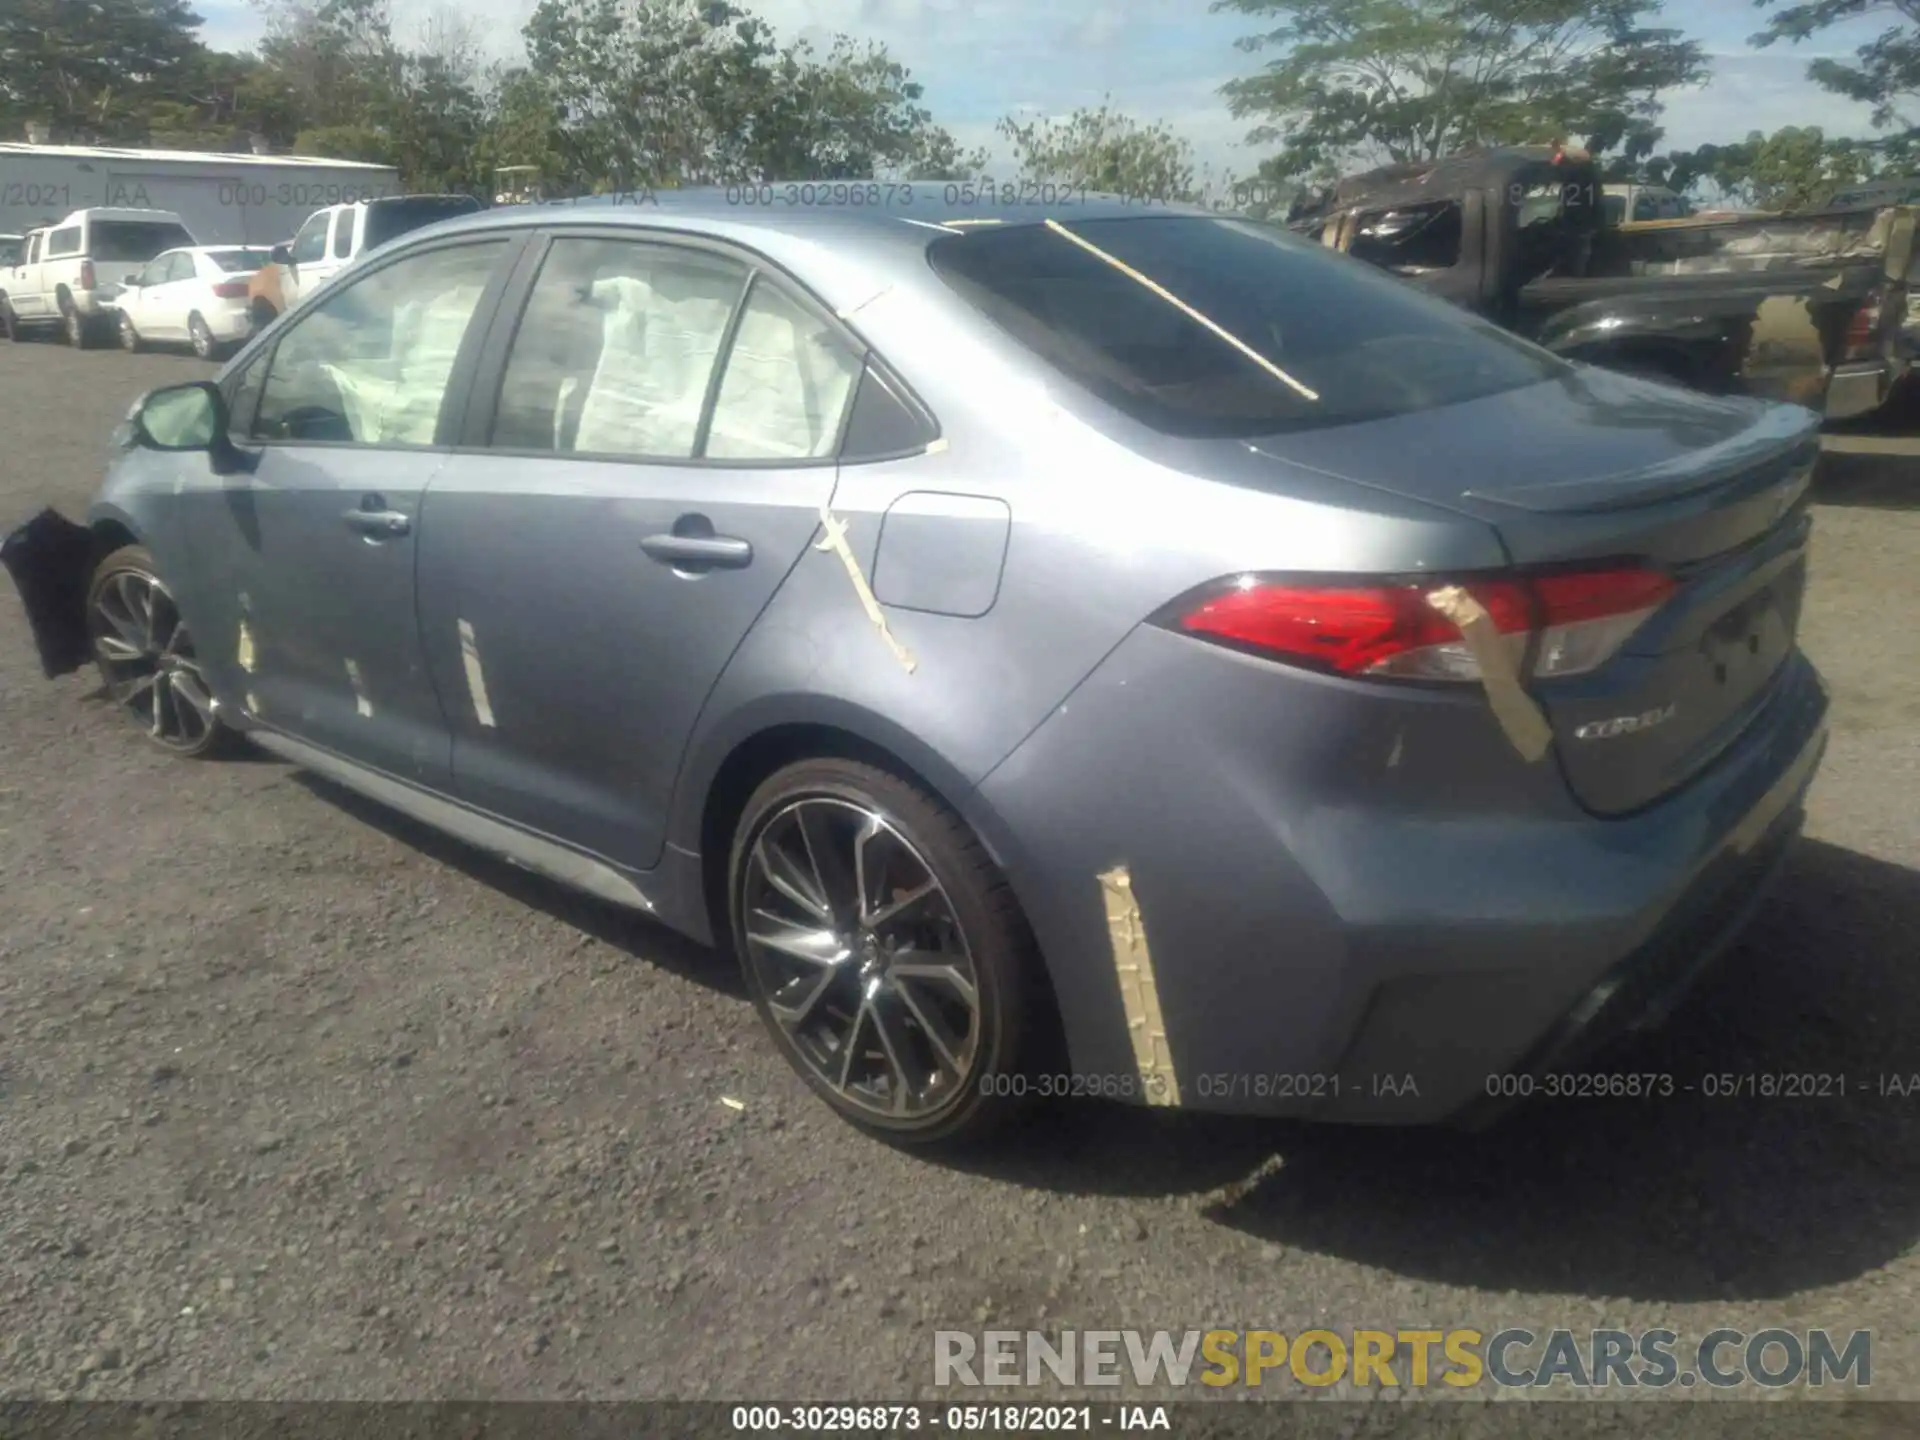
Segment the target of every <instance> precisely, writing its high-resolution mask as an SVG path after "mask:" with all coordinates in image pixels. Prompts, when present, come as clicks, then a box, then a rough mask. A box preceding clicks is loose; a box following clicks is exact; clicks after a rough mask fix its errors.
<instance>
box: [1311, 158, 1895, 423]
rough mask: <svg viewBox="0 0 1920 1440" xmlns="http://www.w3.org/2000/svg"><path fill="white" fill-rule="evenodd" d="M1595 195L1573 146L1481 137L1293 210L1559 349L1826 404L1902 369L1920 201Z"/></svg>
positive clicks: (1862, 396)
mask: <svg viewBox="0 0 1920 1440" xmlns="http://www.w3.org/2000/svg"><path fill="white" fill-rule="evenodd" d="M1602 194H1603V191H1602V186H1601V181H1600V175H1599V171H1598V168H1597V167H1596V166H1595V165H1594V163H1593V161H1592V159H1591V158H1590V157H1588V156H1586V155H1584V154H1582V153H1581V152H1579V151H1574V150H1563V149H1559V148H1549V147H1515V148H1507V149H1492V150H1479V151H1471V152H1462V153H1460V154H1456V155H1452V156H1448V157H1447V158H1445V159H1442V160H1438V161H1433V162H1429V163H1425V164H1413V165H1391V166H1386V167H1383V168H1381V169H1378V170H1370V171H1368V172H1366V173H1365V174H1360V175H1353V176H1349V177H1348V178H1346V179H1344V180H1341V181H1340V182H1339V183H1338V184H1337V185H1334V186H1331V187H1328V188H1326V189H1323V190H1320V191H1317V192H1311V193H1309V194H1308V195H1305V196H1303V197H1301V199H1300V200H1298V201H1296V203H1295V205H1294V208H1293V210H1292V211H1291V213H1289V215H1288V217H1287V225H1288V227H1289V228H1290V229H1292V230H1295V231H1297V232H1299V233H1301V234H1307V235H1314V236H1317V237H1318V238H1319V239H1320V240H1321V241H1322V242H1323V243H1325V244H1328V245H1332V246H1335V247H1336V248H1338V249H1341V250H1345V251H1347V252H1349V253H1350V254H1352V255H1354V256H1356V257H1359V258H1361V259H1365V260H1369V261H1371V262H1372V263H1374V264H1376V265H1379V266H1381V267H1383V268H1385V269H1387V270H1390V271H1392V272H1393V273H1394V274H1396V275H1399V276H1401V277H1403V278H1404V279H1406V280H1407V281H1408V282H1409V283H1411V284H1414V285H1417V286H1419V287H1420V288H1422V289H1425V290H1428V291H1431V292H1432V293H1433V294H1435V295H1437V296H1440V297H1442V298H1444V299H1447V300H1450V301H1452V302H1453V303H1455V304H1457V305H1461V306H1464V307H1465V308H1467V309H1469V310H1472V311H1474V312H1476V313H1478V314H1480V315H1483V316H1485V317H1486V318H1487V319H1489V320H1492V321H1493V322H1495V323H1496V324H1499V325H1502V326H1504V327H1506V328H1507V329H1510V330H1512V331H1514V332H1515V333H1517V334H1520V335H1522V336H1525V337H1526V338H1527V339H1529V340H1533V341H1535V342H1537V343H1539V344H1541V345H1543V346H1545V347H1546V348H1547V349H1549V350H1553V351H1555V352H1557V353H1559V354H1562V355H1565V356H1566V357H1568V358H1569V359H1574V360H1583V361H1587V362H1589V363H1592V364H1596V365H1604V366H1607V367H1608V368H1610V369H1615V370H1629V371H1633V372H1636V373H1639V374H1644V375H1649V376H1653V377H1656V378H1661V379H1666V380H1670V381H1674V382H1677V383H1680V384H1683V385H1687V386H1690V387H1692V388H1695V389H1700V390H1706V391H1712V392H1718V393H1723V394H1750V395H1757V396H1761V397H1764V398H1766V399H1771V400H1787V401H1792V402H1795V403H1797V404H1801V405H1805V406H1807V407H1809V408H1811V409H1814V410H1817V411H1820V412H1821V413H1823V414H1825V415H1826V416H1827V417H1828V418H1830V419H1847V418H1852V417H1855V416H1860V415H1866V414H1869V413H1871V412H1873V411H1875V410H1877V409H1879V408H1880V407H1881V406H1882V405H1884V404H1885V403H1886V402H1887V399H1888V398H1889V396H1890V395H1891V394H1892V393H1893V391H1894V389H1895V387H1896V386H1897V385H1899V383H1900V382H1901V381H1902V380H1903V379H1904V378H1905V376H1906V373H1907V370H1908V366H1909V364H1910V349H1909V343H1908V341H1907V340H1906V338H1905V336H1904V334H1903V327H1904V324H1905V321H1906V318H1907V270H1908V266H1909V265H1910V263H1911V261H1912V257H1913V240H1914V225H1915V216H1916V211H1915V210H1913V209H1910V208H1907V207H1903V206H1880V207H1874V206H1871V205H1862V206H1857V207H1853V208H1845V207H1842V208H1830V209H1827V210H1824V211H1822V212H1820V213H1819V214H1800V215H1724V214H1723V215H1706V216H1690V217H1687V218H1685V219H1678V220H1656V221H1650V222H1645V223H1640V224H1624V225H1609V224H1607V223H1606V218H1605V209H1604V206H1603V204H1602Z"/></svg>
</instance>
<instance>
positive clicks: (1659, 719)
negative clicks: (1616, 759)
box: [1573, 704, 1680, 740]
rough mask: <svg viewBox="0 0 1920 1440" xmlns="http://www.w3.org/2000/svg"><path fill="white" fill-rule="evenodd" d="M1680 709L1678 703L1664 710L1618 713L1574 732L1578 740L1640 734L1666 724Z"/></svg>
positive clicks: (1608, 738)
mask: <svg viewBox="0 0 1920 1440" xmlns="http://www.w3.org/2000/svg"><path fill="white" fill-rule="evenodd" d="M1679 709H1680V707H1679V705H1678V704H1673V705H1668V706H1667V707H1666V708H1665V709H1662V710H1646V711H1643V712H1641V713H1640V714H1638V715H1616V716H1614V717H1613V718H1612V719H1611V720H1592V721H1589V722H1588V723H1587V724H1585V725H1582V726H1581V727H1580V728H1579V729H1578V730H1576V731H1574V732H1573V736H1574V739H1576V740H1612V739H1615V738H1617V737H1618V736H1621V735H1638V734H1640V733H1642V732H1643V731H1647V730H1651V729H1653V727H1654V726H1656V725H1664V724H1666V723H1667V721H1669V720H1671V719H1672V718H1673V717H1674V715H1675V713H1676V712H1678V710H1679Z"/></svg>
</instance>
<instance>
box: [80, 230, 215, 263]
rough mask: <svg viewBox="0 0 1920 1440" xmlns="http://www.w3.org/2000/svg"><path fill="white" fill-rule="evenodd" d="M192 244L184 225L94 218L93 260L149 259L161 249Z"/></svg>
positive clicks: (191, 237) (191, 238)
mask: <svg viewBox="0 0 1920 1440" xmlns="http://www.w3.org/2000/svg"><path fill="white" fill-rule="evenodd" d="M191 244H193V236H191V235H190V234H188V233H187V229H186V227H185V226H184V225H176V224H173V223H172V222H170V221H166V220H96V221H94V222H93V237H92V245H91V250H92V255H93V258H94V259H95V260H151V259H153V257H154V256H156V255H158V254H159V253H160V252H161V251H162V250H172V249H174V248H175V247H176V246H180V245H191Z"/></svg>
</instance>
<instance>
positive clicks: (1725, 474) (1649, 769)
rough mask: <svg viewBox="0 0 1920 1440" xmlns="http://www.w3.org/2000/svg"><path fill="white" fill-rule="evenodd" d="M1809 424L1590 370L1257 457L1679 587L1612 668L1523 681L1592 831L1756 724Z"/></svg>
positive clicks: (1801, 554) (1787, 621)
mask: <svg viewBox="0 0 1920 1440" xmlns="http://www.w3.org/2000/svg"><path fill="white" fill-rule="evenodd" d="M1818 424H1819V422H1818V419H1817V417H1815V416H1814V415H1813V414H1811V412H1808V411H1805V410H1802V409H1799V408H1797V407H1793V406H1784V405H1766V404H1762V403H1759V402H1755V401H1751V400H1743V399H1718V398H1714V397H1709V396H1703V395H1698V394H1694V393H1691V392H1686V391H1681V390H1678V389H1674V388H1672V387H1669V386H1666V385H1662V384H1658V383H1655V382H1651V381H1644V380H1639V379H1635V378H1631V377H1627V376H1621V375H1615V374H1612V373H1610V372H1606V371H1600V370H1591V369H1586V368H1584V367H1583V368H1581V369H1578V370H1576V371H1575V372H1574V373H1573V374H1571V375H1569V376H1567V377H1565V378H1563V379H1562V380H1559V381H1556V382H1551V383H1548V384H1544V385H1538V386H1531V387H1528V388H1526V389H1523V390H1516V391H1510V392H1507V393H1505V394H1501V395H1494V396H1490V397H1487V398H1486V399H1483V400H1477V401H1473V402H1470V403H1467V404H1464V405H1459V406H1450V407H1445V408H1442V409H1439V410H1428V411H1422V412H1418V413H1415V414H1411V415H1405V416H1400V417H1397V418H1395V419H1392V420H1387V421H1381V422H1375V423H1371V424H1364V425H1354V426H1343V427H1339V428H1337V429H1331V430H1319V431H1308V432H1304V433H1300V434H1293V435H1285V436H1279V437H1274V438H1272V439H1267V440H1262V441H1259V442H1258V443H1257V445H1256V447H1255V448H1257V449H1258V450H1259V451H1260V452H1261V453H1263V454H1266V455H1268V456H1270V457H1271V458H1273V459H1275V460H1279V461H1282V462H1285V463H1289V464H1292V465H1304V466H1308V467H1311V468H1313V469H1315V470H1319V471H1322V472H1323V473H1326V474H1329V475H1338V476H1340V477H1342V478H1345V479H1347V480H1350V481H1355V482H1358V483H1362V484H1365V485H1368V486H1370V487H1374V488H1378V489H1383V490H1387V491H1390V492H1393V493H1396V494H1400V495H1403V496H1406V497H1407V498H1409V499H1417V500H1421V501H1425V502H1427V503H1429V504H1435V505H1442V506H1445V507H1447V508H1449V509H1453V510H1456V511H1459V512H1461V513H1465V514H1468V515H1472V516H1474V517H1476V518H1477V519H1480V520H1482V521H1484V522H1486V523H1487V524H1488V525H1490V526H1492V527H1493V528H1494V530H1495V531H1496V532H1497V533H1498V535H1499V536H1500V539H1501V542H1502V544H1503V545H1504V547H1505V548H1506V550H1507V553H1508V555H1509V556H1510V558H1511V560H1512V562H1513V563H1514V564H1515V565H1516V566H1519V567H1524V568H1541V567H1559V566H1568V567H1573V568H1580V567H1583V566H1593V565H1604V564H1609V563H1616V562H1618V563H1641V564H1647V565H1651V566H1654V567H1656V568H1658V569H1661V570H1663V571H1665V572H1666V573H1667V574H1669V575H1671V576H1672V577H1673V579H1674V580H1675V581H1676V583H1677V584H1678V587H1679V588H1678V590H1677V591H1676V592H1675V594H1674V595H1673V596H1672V598H1671V599H1669V600H1668V601H1667V603H1666V604H1665V605H1664V606H1662V607H1661V609H1660V610H1659V611H1658V612H1657V613H1656V614H1655V615H1654V616H1653V617H1652V619H1650V620H1649V621H1648V622H1647V623H1646V624H1645V625H1644V626H1642V627H1641V629H1640V630H1638V631H1637V632H1636V633H1635V634H1634V635H1633V636H1632V637H1631V638H1630V639H1629V640H1628V641H1627V643H1626V645H1625V646H1624V647H1622V649H1621V651H1620V652H1619V653H1618V654H1617V655H1615V656H1614V657H1613V659H1612V660H1610V661H1609V662H1608V663H1606V664H1605V665H1603V666H1601V667H1600V668H1599V669H1598V670H1595V671H1593V672H1591V673H1589V674H1586V675H1580V676H1569V677H1562V678H1554V679H1548V680H1532V681H1530V682H1529V686H1528V688H1529V690H1530V691H1531V693H1532V694H1533V696H1534V698H1535V699H1536V700H1537V701H1538V702H1539V703H1540V705H1541V707H1542V709H1543V710H1544V711H1545V712H1546V715H1547V718H1548V721H1549V722H1550V724H1551V725H1552V727H1553V731H1554V737H1555V745H1554V750H1555V753H1556V754H1557V756H1558V759H1559V764H1560V765H1561V767H1562V769H1563V771H1564V773H1565V775H1566V778H1567V782H1568V784H1569V786H1570V787H1571V788H1572V790H1573V792H1574V794H1575V795H1576V796H1577V797H1578V799H1579V800H1580V802H1581V804H1582V805H1584V806H1585V807H1586V808H1587V809H1588V810H1590V811H1592V812H1593V813H1595V814H1600V815H1621V814H1626V813H1628V812H1631V811H1634V810H1637V809H1640V808H1641V807H1643V806H1646V805H1649V804H1652V803H1653V802H1654V801H1656V800H1658V799H1660V798H1661V797H1662V796H1664V795H1666V794H1668V793H1670V792H1671V791H1673V790H1674V789H1676V788H1678V787H1679V786H1680V785H1682V784H1684V783H1685V782H1686V781H1687V780H1688V779H1689V778H1691V777H1692V776H1694V775H1696V774H1698V773H1699V772H1700V771H1701V770H1703V769H1704V768H1705V767H1706V766H1708V765H1709V764H1711V763H1712V761H1713V760H1714V759H1715V758H1716V757H1717V756H1718V755H1720V754H1721V753H1722V752H1723V751H1724V750H1725V749H1726V748H1727V747H1728V746H1729V745H1730V744H1732V743H1733V741H1734V740H1735V739H1737V738H1738V737H1739V735H1740V734H1741V732H1742V731H1744V730H1745V729H1746V727H1747V726H1748V725H1749V724H1751V723H1752V722H1753V720H1754V719H1755V717H1756V716H1758V715H1759V714H1760V712H1761V711H1762V710H1764V709H1765V707H1766V705H1767V702H1768V700H1769V699H1770V698H1771V695H1772V692H1773V688H1774V682H1775V680H1776V679H1777V678H1778V676H1779V675H1780V673H1781V671H1782V667H1783V666H1784V664H1785V662H1786V660H1787V658H1788V657H1789V656H1790V655H1791V654H1792V652H1793V650H1794V647H1795V644H1796V637H1797V634H1798V629H1799V621H1800V607H1801V601H1802V596H1803V592H1804V589H1805V582H1806V557H1807V542H1808V536H1809V531H1810V529H1811V520H1810V517H1809V515H1808V513H1807V507H1808V489H1809V486H1810V484H1811V479H1812V469H1813V464H1814V462H1815V460H1816V459H1817V458H1818V454H1819V438H1818Z"/></svg>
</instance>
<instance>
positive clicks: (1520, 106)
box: [1212, 0, 1706, 179]
mask: <svg viewBox="0 0 1920 1440" xmlns="http://www.w3.org/2000/svg"><path fill="white" fill-rule="evenodd" d="M1212 8H1213V9H1214V10H1215V11H1223V10H1224V11H1232V12H1237V13H1239V14H1242V15H1248V16H1252V17H1255V18H1256V19H1258V20H1259V21H1260V22H1261V23H1262V24H1263V25H1264V26H1265V27H1266V28H1264V29H1263V30H1261V31H1260V32H1259V33H1256V34H1254V35H1250V36H1247V37H1244V38H1243V39H1241V40H1240V41H1238V42H1237V43H1238V44H1239V46H1240V48H1242V49H1244V50H1247V51H1250V52H1253V53H1260V52H1265V51H1274V52H1278V58H1277V59H1274V60H1272V61H1270V62H1268V64H1267V65H1266V67H1265V68H1264V69H1263V70H1261V71H1260V72H1259V73H1258V74H1256V75H1250V76H1246V77H1244V78H1242V79H1238V80H1234V81H1230V82H1229V83H1228V84H1227V85H1226V86H1225V87H1223V88H1224V93H1225V95H1226V97H1227V102H1228V106H1229V108H1230V109H1231V110H1232V112H1233V114H1234V115H1235V116H1236V117H1237V118H1241V119H1248V118H1252V119H1255V120H1257V121H1258V122H1259V123H1258V125H1257V127H1256V128H1255V129H1254V130H1253V131H1252V133H1251V134H1250V135H1249V137H1248V138H1249V140H1250V141H1252V142H1253V143H1256V144H1272V143H1275V142H1278V143H1279V145H1280V147H1281V148H1280V151H1279V153H1278V155H1276V156H1275V157H1274V158H1273V160H1272V162H1270V164H1269V165H1268V166H1263V167H1262V168H1263V171H1264V173H1265V174H1266V176H1267V177H1268V178H1269V179H1277V178H1292V177H1295V176H1302V175H1309V174H1312V175H1315V176H1316V177H1325V176H1329V175H1331V174H1333V173H1337V172H1339V171H1341V170H1343V169H1349V168H1354V167H1355V166H1357V165H1359V164H1363V163H1377V162H1380V161H1387V160H1390V161H1395V162H1400V163H1408V162H1414V161H1420V160H1431V159H1434V158H1437V157H1438V156H1441V155H1444V154H1446V153H1448V152H1449V151H1454V150H1460V149H1464V148H1467V147H1469V146H1474V145H1489V144H1518V143H1535V144H1539V143H1550V142H1552V141H1555V140H1580V141H1583V142H1584V143H1585V144H1586V145H1587V146H1588V148H1590V149H1592V150H1594V151H1596V152H1605V151H1609V150H1615V149H1620V150H1624V151H1625V152H1626V153H1627V154H1629V155H1632V156H1644V155H1647V154H1649V153H1651V151H1652V149H1653V147H1654V145H1655V143H1656V142H1657V141H1658V139H1659V137H1660V130H1659V126H1658V123H1657V122H1658V120H1659V117H1660V114H1661V109H1662V107H1661V103H1660V100H1659V96H1660V93H1661V92H1662V91H1664V90H1667V89H1670V88H1672V87H1673V86H1676V85H1685V84H1689V83H1692V82H1694V81H1696V80H1698V79H1700V78H1701V77H1702V76H1703V75H1704V74H1705V69H1706V60H1705V55H1704V53H1703V51H1702V50H1701V47H1700V46H1699V44H1698V43H1697V42H1694V41H1691V40H1686V39H1683V38H1682V37H1681V35H1680V32H1679V31H1677V30H1671V29H1661V28H1656V27H1654V26H1651V25H1649V24H1648V23H1646V22H1647V21H1648V20H1649V19H1651V18H1654V17H1657V15H1658V13H1659V11H1660V0H1214V3H1213V5H1212Z"/></svg>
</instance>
